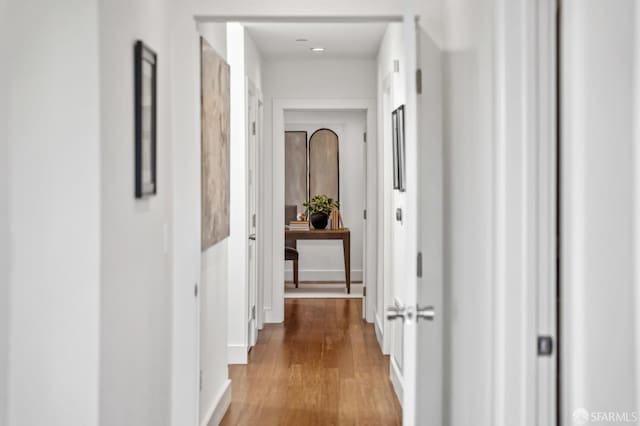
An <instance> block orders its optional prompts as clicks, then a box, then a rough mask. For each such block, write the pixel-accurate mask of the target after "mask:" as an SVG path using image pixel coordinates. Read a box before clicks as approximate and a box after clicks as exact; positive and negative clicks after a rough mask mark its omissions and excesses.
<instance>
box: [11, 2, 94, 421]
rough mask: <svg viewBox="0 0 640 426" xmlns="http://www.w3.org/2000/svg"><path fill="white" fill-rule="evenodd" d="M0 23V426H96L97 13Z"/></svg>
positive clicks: (70, 10)
mask: <svg viewBox="0 0 640 426" xmlns="http://www.w3.org/2000/svg"><path fill="white" fill-rule="evenodd" d="M3 12H4V13H7V15H6V26H5V22H4V21H3V24H2V26H3V35H5V36H7V37H8V39H9V41H11V42H10V43H9V42H8V43H7V47H8V50H7V51H3V53H6V54H7V56H6V57H5V58H9V59H3V65H2V68H6V69H5V71H4V72H6V73H7V74H8V90H7V92H6V97H5V96H3V97H2V102H3V103H4V102H5V101H6V102H7V104H6V106H7V109H6V110H4V111H3V112H4V113H6V115H5V114H4V113H3V114H1V115H2V116H3V119H2V120H5V119H6V124H7V133H6V136H7V138H6V140H7V141H8V144H9V150H8V154H9V155H8V157H4V153H5V152H6V151H5V147H6V145H4V144H3V155H2V156H3V158H4V160H3V162H4V165H6V166H8V169H7V168H5V167H0V169H1V170H2V172H0V173H2V174H3V176H7V177H8V179H7V180H4V179H2V182H3V183H2V184H0V187H4V188H7V189H8V191H9V197H8V202H9V211H8V213H9V217H10V220H11V222H10V225H9V230H10V244H11V246H10V250H11V253H10V257H9V259H8V271H9V280H8V283H9V285H10V296H9V297H10V299H9V301H8V304H9V306H10V319H9V320H10V321H9V324H10V325H11V328H10V330H9V365H10V370H9V374H8V378H7V381H8V389H9V402H8V407H7V409H8V421H7V423H8V424H10V425H33V424H38V423H42V421H43V419H46V422H47V423H49V424H51V425H56V426H58V425H59V426H75V425H77V426H81V425H82V426H84V425H96V424H97V423H98V376H99V374H98V369H99V361H98V360H99V340H98V339H99V318H100V287H99V283H100V276H99V261H100V256H99V253H100V162H99V155H100V154H99V150H100V145H99V140H100V139H99V138H100V135H99V120H100V115H99V83H98V76H99V57H98V48H99V45H98V30H97V28H96V23H97V21H98V3H97V2H96V1H74V0H66V1H61V2H56V3H55V4H53V3H51V2H48V1H31V2H12V3H11V4H10V5H9V6H8V8H7V9H6V10H4V11H3ZM25 29H31V30H29V31H27V30H25ZM16 40H19V42H15V41H16ZM79 52H82V54H79ZM6 76H7V75H5V77H6ZM4 117H6V118H4ZM3 136H4V134H3ZM2 139H3V140H4V139H5V138H4V137H2ZM5 172H7V174H6V175H5ZM5 185H6V186H5ZM4 217H6V216H4ZM2 223H3V227H2V228H0V229H4V225H5V223H6V222H4V221H3V222H2ZM3 240H4V238H3ZM3 247H4V248H5V249H6V246H3ZM2 257H3V258H4V256H2ZM5 259H6V258H5ZM4 261H6V260H3V262H4ZM2 271H3V272H2V274H4V273H5V271H7V269H5V268H2ZM2 281H3V282H5V280H4V278H3V279H2ZM0 298H1V296H0ZM3 300H4V299H3ZM0 303H2V304H4V303H6V301H4V302H0ZM2 311H3V313H4V312H6V311H5V310H4V309H2ZM3 315H4V314H3ZM0 333H1V332H0ZM0 336H1V335H0ZM3 343H4V342H3ZM4 348H5V347H4V345H3V351H4ZM0 371H1V370H0ZM3 386H4V385H3ZM2 415H3V416H4V415H7V413H3V414H2ZM3 424H4V422H3Z"/></svg>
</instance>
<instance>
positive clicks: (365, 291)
mask: <svg viewBox="0 0 640 426" xmlns="http://www.w3.org/2000/svg"><path fill="white" fill-rule="evenodd" d="M362 297H367V288H366V287H362Z"/></svg>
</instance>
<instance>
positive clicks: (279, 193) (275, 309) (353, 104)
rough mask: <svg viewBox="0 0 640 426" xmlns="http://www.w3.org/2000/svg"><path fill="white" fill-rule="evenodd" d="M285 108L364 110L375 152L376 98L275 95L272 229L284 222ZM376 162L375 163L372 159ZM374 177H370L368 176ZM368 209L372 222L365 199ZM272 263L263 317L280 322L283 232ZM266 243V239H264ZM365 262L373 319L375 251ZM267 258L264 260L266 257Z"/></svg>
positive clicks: (371, 205) (372, 216)
mask: <svg viewBox="0 0 640 426" xmlns="http://www.w3.org/2000/svg"><path fill="white" fill-rule="evenodd" d="M285 110H316V111H317V110H352V111H353V110H355V111H366V115H367V135H368V141H367V143H368V146H370V147H372V148H371V151H370V153H371V155H377V150H375V149H374V147H376V145H377V100H376V99H375V98H274V99H273V118H272V119H273V129H272V131H273V134H272V137H273V181H272V185H273V186H272V187H273V222H272V226H273V229H281V228H282V224H283V223H284V129H285V123H284V111H285ZM373 164H376V165H377V162H373ZM377 173H378V171H377V167H376V169H375V170H369V179H368V181H367V188H369V185H374V186H375V188H376V193H377V180H376V179H375V178H376V176H377ZM372 177H373V178H374V179H371V178H372ZM367 203H368V205H367V211H368V212H369V217H368V218H367V221H368V222H369V223H371V224H374V223H377V220H378V214H377V209H376V204H375V200H369V199H368V200H367ZM376 231H377V229H376V227H375V226H372V225H368V226H367V231H366V232H367V233H369V232H376ZM270 243H271V244H270V245H271V247H272V253H271V256H272V260H271V261H272V262H273V266H274V267H273V276H272V282H271V284H272V288H271V292H272V295H273V299H272V300H273V304H272V311H271V313H270V315H268V316H265V322H275V323H280V322H283V321H284V284H283V285H278V283H284V278H285V266H284V262H283V261H282V256H281V253H282V252H283V251H284V235H281V234H278V233H274V235H273V238H272V241H271V242H270ZM265 245H269V241H266V242H265ZM367 257H368V259H366V261H365V264H366V265H367V273H366V274H365V275H366V276H367V277H368V278H367V279H368V281H369V282H367V283H366V286H367V292H368V293H369V294H367V297H366V298H365V318H366V320H367V321H369V322H372V321H373V316H374V308H375V306H374V304H375V300H376V295H375V292H376V272H377V271H376V268H375V265H376V258H375V253H374V254H373V255H370V256H367ZM265 260H266V259H265Z"/></svg>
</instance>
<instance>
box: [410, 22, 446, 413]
mask: <svg viewBox="0 0 640 426" xmlns="http://www.w3.org/2000/svg"><path fill="white" fill-rule="evenodd" d="M416 32H417V43H418V69H419V70H420V71H419V72H418V74H417V77H416V78H417V79H419V80H420V83H419V85H420V86H421V88H420V90H419V92H420V93H419V94H418V96H417V111H418V155H417V158H418V164H419V165H420V167H419V169H418V182H417V190H418V194H417V197H418V217H419V220H418V233H417V236H418V253H419V254H418V256H419V257H418V266H417V268H418V270H417V272H416V273H417V276H418V291H417V300H418V307H419V309H420V308H425V309H426V311H425V313H427V314H428V313H430V311H429V308H428V307H431V308H432V309H433V313H434V316H433V319H431V320H429V321H425V320H418V323H417V341H418V343H417V360H416V373H417V374H416V379H417V383H416V401H417V403H416V407H417V408H416V419H417V420H416V424H419V425H434V426H436V425H442V424H443V421H442V401H443V400H442V390H443V388H442V380H443V375H442V369H443V360H442V358H443V339H442V328H443V327H442V325H443V320H444V312H443V279H444V277H443V261H444V258H443V207H444V206H443V163H444V161H443V146H442V111H443V110H442V56H441V53H440V50H439V48H438V47H437V46H436V44H435V43H434V42H433V40H432V39H431V38H430V37H429V35H428V34H426V33H425V32H424V31H423V30H421V29H420V27H419V26H418V27H417V28H416Z"/></svg>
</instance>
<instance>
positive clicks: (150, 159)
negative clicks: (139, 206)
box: [133, 40, 158, 198]
mask: <svg viewBox="0 0 640 426" xmlns="http://www.w3.org/2000/svg"><path fill="white" fill-rule="evenodd" d="M133 51H134V90H135V94H134V111H135V175H136V176H135V195H136V198H144V197H148V196H151V195H154V194H156V192H157V191H158V187H157V182H156V176H157V170H156V157H157V152H156V117H157V108H158V104H157V99H158V94H157V75H158V69H157V68H158V57H157V55H156V53H155V52H154V51H153V50H151V49H150V48H149V47H148V46H146V45H145V44H144V43H143V42H142V41H140V40H138V41H136V43H135V46H134V49H133Z"/></svg>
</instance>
